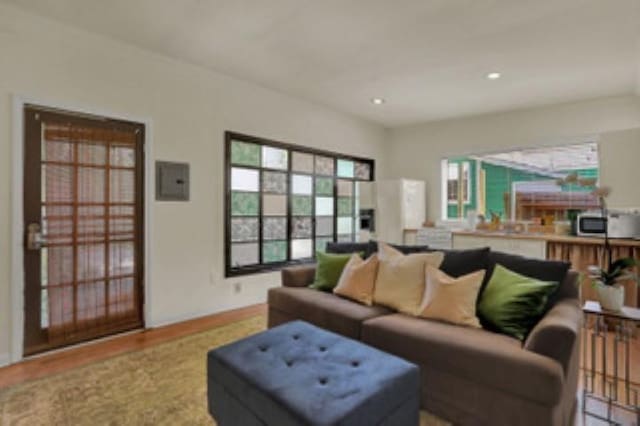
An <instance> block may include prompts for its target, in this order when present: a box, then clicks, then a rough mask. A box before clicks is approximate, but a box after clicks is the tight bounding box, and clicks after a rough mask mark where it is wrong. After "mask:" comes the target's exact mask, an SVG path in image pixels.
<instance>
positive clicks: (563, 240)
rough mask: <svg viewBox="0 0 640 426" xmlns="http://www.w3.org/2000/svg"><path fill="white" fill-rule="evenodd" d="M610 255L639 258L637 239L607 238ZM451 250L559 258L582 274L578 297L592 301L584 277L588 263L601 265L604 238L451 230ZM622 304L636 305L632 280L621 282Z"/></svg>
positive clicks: (639, 296)
mask: <svg viewBox="0 0 640 426" xmlns="http://www.w3.org/2000/svg"><path fill="white" fill-rule="evenodd" d="M609 242H610V244H611V253H612V258H613V259H614V260H615V259H620V258H623V257H633V258H635V259H640V241H638V240H633V239H610V240H609ZM452 245H453V248H454V249H472V248H480V247H490V248H491V249H492V250H496V251H502V252H507V253H513V254H518V255H521V256H526V257H531V258H537V259H549V260H561V261H563V262H569V263H571V267H572V268H573V269H575V270H577V271H579V272H581V273H583V274H584V275H583V277H584V279H582V280H581V297H582V300H583V301H586V300H589V299H591V300H596V299H597V295H596V293H595V290H594V288H593V286H592V283H591V281H590V280H589V279H588V278H586V272H587V269H588V267H589V266H591V265H598V266H600V267H602V266H604V263H605V259H606V253H605V247H604V238H597V237H576V236H571V235H555V234H528V233H522V234H519V233H507V232H491V231H453V232H452ZM624 287H625V305H627V306H634V307H636V306H640V294H639V292H638V286H637V285H636V283H635V282H633V281H629V282H627V283H625V284H624Z"/></svg>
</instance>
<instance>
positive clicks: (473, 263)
mask: <svg viewBox="0 0 640 426" xmlns="http://www.w3.org/2000/svg"><path fill="white" fill-rule="evenodd" d="M429 251H442V252H444V260H443V261H442V264H441V265H440V269H441V270H442V271H443V272H444V273H445V274H447V275H449V276H451V277H454V278H457V277H461V276H463V275H467V274H471V273H473V272H476V271H479V270H481V269H487V265H488V263H489V252H490V250H489V247H483V248H479V249H469V250H438V249H434V248H432V249H429ZM485 276H486V274H485Z"/></svg>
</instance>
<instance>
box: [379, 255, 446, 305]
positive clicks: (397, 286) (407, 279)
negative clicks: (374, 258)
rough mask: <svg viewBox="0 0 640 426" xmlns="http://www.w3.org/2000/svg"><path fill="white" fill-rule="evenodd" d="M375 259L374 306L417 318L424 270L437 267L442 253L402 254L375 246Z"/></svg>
mask: <svg viewBox="0 0 640 426" xmlns="http://www.w3.org/2000/svg"><path fill="white" fill-rule="evenodd" d="M378 259H379V260H380V265H379V266H378V277H377V278H376V286H375V289H374V291H373V301H374V303H376V304H378V305H383V306H388V307H390V308H393V309H395V310H397V311H399V312H403V313H406V314H410V315H416V313H417V311H418V308H419V307H420V302H421V301H422V296H423V293H424V277H425V273H426V267H427V265H431V266H433V267H435V268H437V267H439V266H440V264H441V263H442V260H443V259H444V253H441V252H431V253H414V254H408V255H404V254H402V253H401V252H399V251H398V250H396V249H394V248H393V247H391V246H390V245H388V244H385V243H378Z"/></svg>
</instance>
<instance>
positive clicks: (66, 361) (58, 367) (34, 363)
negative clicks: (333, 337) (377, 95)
mask: <svg viewBox="0 0 640 426" xmlns="http://www.w3.org/2000/svg"><path fill="white" fill-rule="evenodd" d="M266 312H267V306H266V305H265V304H259V305H253V306H249V307H245V308H241V309H235V310H232V311H227V312H222V313H218V314H214V315H210V316H207V317H203V318H197V319H194V320H189V321H184V322H181V323H178V324H172V325H168V326H164V327H159V328H154V329H149V330H139V331H133V332H130V333H127V334H124V335H120V336H116V337H110V338H106V339H103V340H101V341H97V342H92V343H88V344H84V345H81V346H76V347H71V348H67V349H62V350H59V351H56V352H52V353H48V354H45V355H40V356H36V357H32V358H29V359H27V360H25V361H23V362H20V363H18V364H14V365H11V366H8V367H4V368H0V389H2V388H3V387H7V386H11V385H14V384H18V383H22V382H25V381H28V380H33V379H37V378H39V377H44V376H47V375H51V374H56V373H60V372H63V371H67V370H70V369H73V368H77V367H80V366H82V365H85V364H89V363H92V362H96V361H101V360H104V359H107V358H110V357H113V356H116V355H120V354H124V353H127V352H132V351H138V350H141V349H145V348H148V347H151V346H154V345H159V344H161V343H164V342H167V341H169V340H172V339H176V338H180V337H183V336H186V335H189V334H193V333H198V332H201V331H205V330H208V329H210V328H212V327H218V326H222V325H225V324H229V323H232V322H234V321H240V320H243V319H246V318H249V317H251V316H254V315H259V314H266ZM632 359H633V361H632V362H633V363H634V364H635V363H636V361H638V360H640V341H638V340H636V341H634V345H633V346H632ZM580 375H581V381H582V373H581V374H580ZM634 379H635V377H634ZM578 396H579V399H581V396H582V388H581V387H580V389H579V390H578ZM580 403H582V401H580ZM590 409H592V410H595V411H596V412H597V413H599V414H601V415H606V410H605V407H604V406H602V405H601V404H600V405H597V404H595V405H594V404H591V405H590ZM618 411H619V410H618ZM617 418H618V420H620V421H622V424H625V425H626V424H629V425H631V424H636V420H635V419H634V416H633V415H632V414H625V413H620V414H619V416H618V417H617ZM605 424H606V423H605V422H602V421H600V420H597V419H595V418H593V417H589V416H584V415H583V414H582V412H581V408H580V407H579V408H578V411H577V412H576V420H575V425H576V426H583V425H585V426H586V425H589V426H591V425H594V426H595V425H605Z"/></svg>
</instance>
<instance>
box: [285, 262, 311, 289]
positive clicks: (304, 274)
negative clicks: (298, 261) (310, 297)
mask: <svg viewBox="0 0 640 426" xmlns="http://www.w3.org/2000/svg"><path fill="white" fill-rule="evenodd" d="M315 276H316V265H303V266H294V267H291V268H285V269H283V270H282V285H283V286H284V287H307V286H308V285H309V284H311V283H313V280H314V278H315Z"/></svg>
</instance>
